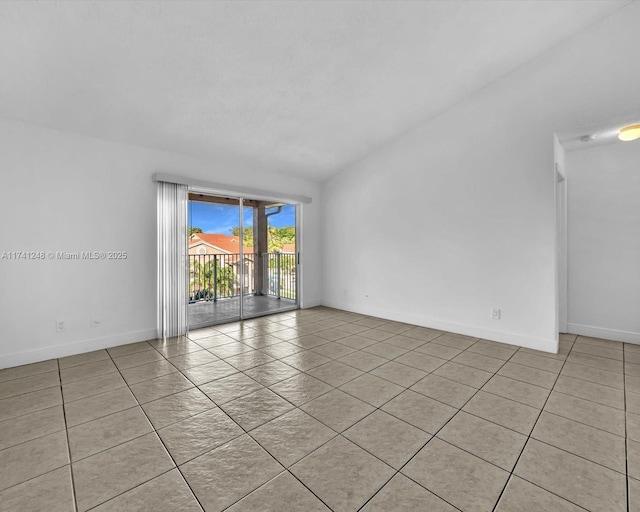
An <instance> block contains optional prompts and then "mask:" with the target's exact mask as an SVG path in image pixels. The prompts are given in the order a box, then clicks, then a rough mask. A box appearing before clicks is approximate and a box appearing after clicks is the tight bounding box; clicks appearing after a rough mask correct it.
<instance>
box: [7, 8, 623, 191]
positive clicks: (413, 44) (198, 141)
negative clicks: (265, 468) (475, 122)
mask: <svg viewBox="0 0 640 512" xmlns="http://www.w3.org/2000/svg"><path fill="white" fill-rule="evenodd" d="M627 3H629V0H621V1H616V0H586V1H571V0H563V1H555V2H552V1H539V0H532V1H528V0H527V1H525V0H522V1H513V0H512V1H506V0H505V1H483V0H468V1H451V0H446V1H437V0H432V1H423V2H414V1H411V2H405V1H397V2H391V1H389V2H383V1H355V0H350V1H324V0H321V1H298V2H294V1H288V2H281V1H255V2H253V1H232V2H222V1H220V2H201V1H197V2H195V1H176V2H172V1H162V2H151V1H133V2H124V1H119V2H115V1H111V2H109V1H101V2H93V1H86V2H39V1H38V2H33V1H3V2H0V116H3V117H6V118H11V119H18V120H22V121H26V122H30V123H35V124H39V125H44V126H48V127H51V128H56V129H61V130H66V131H70V132H75V133H81V134H86V135H90V136H95V137H101V138H105V139H109V140H115V141H122V142H126V143H129V144H134V145H140V146H144V147H150V148H155V149H162V150H167V151H173V152H179V153H186V154H190V155H193V156H196V157H199V158H203V159H215V157H216V156H217V155H220V154H228V155H231V156H233V155H241V156H242V157H243V158H245V159H249V160H250V161H255V164H256V168H265V169H275V170H278V171H280V172H283V173H289V174H295V175H298V176H300V177H304V178H309V179H314V180H322V179H324V178H326V177H328V176H330V175H332V174H333V173H335V172H338V171H340V170H341V169H343V168H344V167H346V166H348V165H349V164H350V163H352V162H354V161H357V160H359V159H361V158H363V157H364V156H366V155H367V154H369V153H370V152H372V151H375V149H376V148H377V147H379V146H381V145H384V144H386V143H388V142H390V141H393V140H394V139H396V138H398V137H400V136H401V135H402V134H403V133H406V132H407V131H408V130H410V129H411V128H413V127H415V126H416V125H418V124H420V123H422V122H425V121H427V120H428V119H430V118H432V117H433V116H435V115H436V114H438V113H439V112H441V111H443V110H445V109H447V108H448V107H449V106H451V105H453V104H455V103H457V102H459V101H460V100H462V99H464V98H465V97H467V96H468V95H470V94H472V93H473V92H475V91H477V90H478V89H480V88H482V87H484V86H486V85H488V84H489V83H491V82H493V81H495V80H496V79H498V78H500V77H501V76H504V75H505V74H507V73H509V72H510V71H513V70H514V69H516V68H517V67H519V66H521V65H522V64H524V63H525V62H527V61H529V60H531V59H532V58H534V57H536V56H537V55H539V54H541V53H543V52H545V51H547V50H549V49H550V48H552V47H553V46H554V45H557V44H558V43H560V42H561V41H563V40H565V39H567V38H569V37H571V36H572V35H573V34H575V33H577V32H579V31H581V30H583V29H585V28H586V27H588V26H589V25H591V24H593V23H595V22H596V21H598V20H599V19H601V18H603V17H605V16H607V15H609V14H611V13H613V12H614V11H616V10H617V9H620V8H621V7H623V6H624V5H626V4H627Z"/></svg>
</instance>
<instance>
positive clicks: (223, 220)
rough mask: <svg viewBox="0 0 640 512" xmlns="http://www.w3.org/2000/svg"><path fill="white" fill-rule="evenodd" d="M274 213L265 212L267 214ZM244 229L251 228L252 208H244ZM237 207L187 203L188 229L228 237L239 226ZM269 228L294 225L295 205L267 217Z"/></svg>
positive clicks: (238, 210)
mask: <svg viewBox="0 0 640 512" xmlns="http://www.w3.org/2000/svg"><path fill="white" fill-rule="evenodd" d="M271 211H275V209H273V210H267V213H269V212H271ZM243 216H244V225H245V227H250V226H253V208H250V207H245V208H244V214H243ZM239 217H240V208H239V207H238V206H233V205H227V204H215V203H201V202H198V201H189V227H198V228H200V229H202V231H203V233H220V234H222V235H230V234H231V230H232V229H233V228H234V227H236V226H238V225H239V224H240V219H239ZM268 219H269V227H271V226H273V227H277V228H282V227H285V226H295V225H296V209H295V205H292V204H287V205H285V206H283V207H282V211H281V212H280V213H278V214H276V215H271V216H269V217H268Z"/></svg>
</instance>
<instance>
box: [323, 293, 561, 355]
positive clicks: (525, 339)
mask: <svg viewBox="0 0 640 512" xmlns="http://www.w3.org/2000/svg"><path fill="white" fill-rule="evenodd" d="M323 305H325V306H328V307H331V308H336V309H343V310H345V311H351V312H353V313H360V314H362V315H370V316H376V317H379V318H384V319H386V320H393V321H396V322H404V323H408V324H413V325H419V326H421V327H428V328H431V329H438V330H440V331H447V332H453V333H457V334H464V335H465V336H473V337H475V338H483V339H485V340H491V341H498V342H500V343H508V344H510V345H517V346H519V347H526V348H532V349H535V350H540V351H542V352H550V353H552V354H557V353H558V340H557V339H545V338H533V337H530V336H523V335H521V334H516V333H510V332H505V331H495V330H492V329H484V328H481V327H474V326H472V325H465V324H458V323H452V322H443V321H440V320H435V319H432V318H425V317H422V316H416V315H408V314H406V313H401V312H394V311H390V310H388V309H386V308H385V309H384V310H378V309H377V308H372V307H369V306H362V305H354V304H345V303H339V302H336V301H327V300H325V301H323Z"/></svg>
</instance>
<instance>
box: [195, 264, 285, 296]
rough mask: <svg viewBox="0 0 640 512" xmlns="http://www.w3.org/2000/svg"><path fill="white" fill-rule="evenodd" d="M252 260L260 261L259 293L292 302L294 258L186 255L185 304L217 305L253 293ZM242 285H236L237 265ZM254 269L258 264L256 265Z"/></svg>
mask: <svg viewBox="0 0 640 512" xmlns="http://www.w3.org/2000/svg"><path fill="white" fill-rule="evenodd" d="M256 259H258V260H262V270H263V272H262V275H263V278H264V281H263V285H262V293H263V294H264V295H269V296H274V297H277V298H286V299H292V300H295V299H296V257H295V254H291V253H264V254H262V255H261V257H258V255H257V254H254V253H245V254H244V255H243V259H242V260H241V259H240V254H189V255H188V265H189V302H191V303H193V302H198V301H217V300H219V299H228V298H232V297H238V296H240V290H242V292H243V294H244V295H252V294H255V293H256V286H255V283H256V279H257V277H256V268H257V267H256ZM241 264H242V265H243V266H244V283H241V282H240V279H241V277H240V276H241V273H240V268H239V267H240V265H241ZM257 264H258V265H259V264H260V262H259V261H258V263H257Z"/></svg>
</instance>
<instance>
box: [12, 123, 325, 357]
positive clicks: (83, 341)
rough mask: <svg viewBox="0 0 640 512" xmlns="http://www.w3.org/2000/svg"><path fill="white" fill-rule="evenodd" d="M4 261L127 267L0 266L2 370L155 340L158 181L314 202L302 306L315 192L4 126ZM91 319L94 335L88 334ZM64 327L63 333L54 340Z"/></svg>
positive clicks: (309, 283) (313, 287)
mask: <svg viewBox="0 0 640 512" xmlns="http://www.w3.org/2000/svg"><path fill="white" fill-rule="evenodd" d="M0 172H1V175H0V255H1V254H2V252H5V251H69V252H73V251H78V250H90V251H94V250H96V251H102V250H104V251H110V250H114V251H127V254H128V258H127V259H126V260H124V261H73V260H72V261H56V260H44V261H41V260H17V261H16V260H7V259H5V260H1V259H0V320H1V322H0V325H1V326H2V329H0V368H1V367H5V366H13V365H17V364H23V363H28V362H33V361H38V360H43V359H47V358H50V357H58V356H63V355H68V354H73V353H79V352H82V351H86V350H93V349H96V348H101V347H105V346H112V345H117V344H120V343H126V342H132V341H139V340H144V339H149V338H153V337H155V326H156V184H155V183H153V182H152V179H151V177H152V175H153V173H155V172H164V173H171V174H178V175H184V176H189V177H193V178H198V179H203V180H209V181H212V182H216V183H228V184H230V185H236V186H251V187H254V188H262V189H266V190H279V191H282V192H283V193H287V192H288V193H292V194H302V195H307V196H311V197H312V198H313V199H314V202H313V203H312V204H310V205H304V206H303V208H304V210H303V230H304V240H303V242H302V243H303V248H302V249H303V251H304V254H305V261H304V263H305V265H304V269H303V276H302V281H303V286H304V297H305V305H309V304H317V303H319V302H320V299H321V297H320V276H319V275H318V274H319V267H320V265H321V263H320V251H319V240H318V237H319V235H318V233H319V222H320V219H319V210H320V208H319V204H318V199H319V195H318V188H319V187H318V186H317V185H316V184H312V183H309V182H304V181H301V180H295V179H290V178H286V177H283V176H280V175H276V174H273V173H269V172H264V171H263V170H260V169H256V168H255V167H253V166H251V165H250V164H249V163H247V162H235V161H229V160H225V159H224V158H220V159H219V160H217V161H215V162H208V163H207V162H202V161H198V160H196V159H193V158H190V157H188V156H184V155H178V154H171V153H164V152H160V151H153V150H149V149H144V148H139V147H134V146H128V145H125V144H119V143H113V142H108V141H104V140H99V139H95V138H90V137H84V136H80V135H74V134H70V133H64V132H59V131H55V130H50V129H46V128H40V127H36V126H32V125H27V124H23V123H18V122H14V121H9V120H4V119H0ZM92 316H95V317H96V318H98V319H100V320H101V326H100V327H97V328H91V327H90V320H91V318H92ZM57 319H64V320H65V322H66V332H64V333H57V332H55V321H56V320H57Z"/></svg>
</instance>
